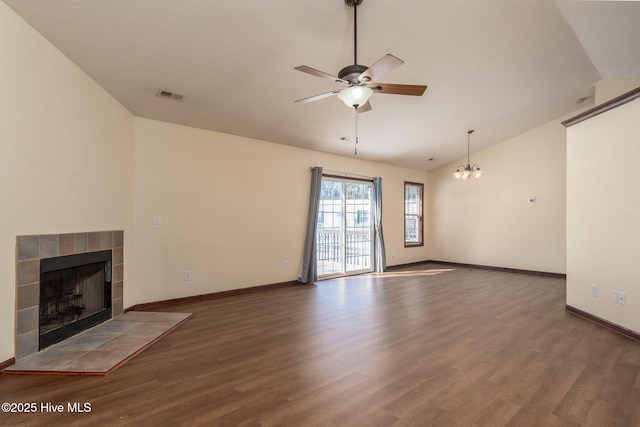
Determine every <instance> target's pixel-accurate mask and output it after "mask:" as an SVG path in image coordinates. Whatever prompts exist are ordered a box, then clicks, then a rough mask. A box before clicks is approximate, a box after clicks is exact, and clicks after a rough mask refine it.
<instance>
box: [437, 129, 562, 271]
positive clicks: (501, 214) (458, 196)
mask: <svg viewBox="0 0 640 427" xmlns="http://www.w3.org/2000/svg"><path fill="white" fill-rule="evenodd" d="M560 122H561V119H558V120H554V121H552V122H549V123H546V124H544V125H542V126H539V127H537V128H535V129H532V130H530V131H528V132H525V133H523V134H520V135H517V136H516V137H514V138H511V139H509V140H506V141H503V142H500V143H498V144H496V145H494V146H492V147H489V148H488V149H486V150H483V151H481V152H478V153H472V154H471V163H478V164H479V165H480V167H481V168H482V170H483V171H484V176H482V177H481V178H479V179H473V180H470V181H462V180H457V179H455V178H454V177H453V172H454V171H455V169H456V167H457V165H459V164H461V163H466V159H461V160H460V161H457V162H454V163H451V164H449V165H447V166H444V167H441V168H439V169H437V170H435V171H432V172H431V173H430V174H429V179H428V180H429V196H430V198H429V216H428V226H429V237H430V255H429V257H430V259H432V260H439V261H449V262H460V263H465V264H476V265H487V266H495V267H507V268H516V269H523V270H534V271H543V272H552V273H564V272H565V268H566V266H565V250H566V249H565V248H566V247H565V197H566V192H565V159H566V157H565V156H566V152H565V151H566V137H565V128H564V127H563V126H562V125H561V124H560ZM481 131H482V130H481V129H478V130H477V133H479V132H481ZM471 142H472V146H473V137H472V138H471ZM530 197H534V198H535V199H536V202H535V203H532V204H530V203H528V199H529V198H530Z"/></svg>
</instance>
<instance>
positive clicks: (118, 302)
mask: <svg viewBox="0 0 640 427" xmlns="http://www.w3.org/2000/svg"><path fill="white" fill-rule="evenodd" d="M108 249H111V251H112V255H111V262H112V273H111V274H112V291H111V307H112V311H113V313H112V316H113V317H115V316H117V315H120V314H122V313H123V312H124V309H123V307H124V306H123V298H122V296H123V285H124V280H123V276H124V274H123V273H124V231H122V230H113V231H97V232H85V233H66V234H43V235H27V236H17V237H16V356H15V357H16V360H20V359H22V358H24V357H26V356H29V355H31V354H33V353H37V352H38V340H39V333H38V319H39V303H40V260H41V259H43V258H53V257H57V256H64V255H75V254H80V253H85V252H95V251H102V250H108Z"/></svg>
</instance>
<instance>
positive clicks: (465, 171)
mask: <svg viewBox="0 0 640 427" xmlns="http://www.w3.org/2000/svg"><path fill="white" fill-rule="evenodd" d="M472 133H473V129H471V130H468V131H467V165H466V166H465V165H460V166H458V169H456V171H455V172H454V173H453V176H455V177H456V179H469V178H480V177H481V176H482V170H480V166H478V165H477V164H476V165H473V166H471V162H470V161H469V150H470V143H471V134H472Z"/></svg>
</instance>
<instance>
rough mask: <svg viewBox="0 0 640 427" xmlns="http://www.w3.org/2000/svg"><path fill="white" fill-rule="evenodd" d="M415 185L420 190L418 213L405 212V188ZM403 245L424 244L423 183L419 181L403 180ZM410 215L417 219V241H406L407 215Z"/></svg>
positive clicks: (409, 246) (407, 246)
mask: <svg viewBox="0 0 640 427" xmlns="http://www.w3.org/2000/svg"><path fill="white" fill-rule="evenodd" d="M409 187H416V188H419V191H420V200H419V201H418V213H417V214H412V213H410V214H408V213H407V188H409ZM403 203H404V220H403V221H404V237H403V239H404V247H405V248H413V247H420V246H424V184H423V183H420V182H411V181H405V182H404V202H403ZM408 215H410V216H412V217H414V218H417V220H418V224H419V226H418V230H417V231H418V239H419V241H417V242H408V241H407V216H408Z"/></svg>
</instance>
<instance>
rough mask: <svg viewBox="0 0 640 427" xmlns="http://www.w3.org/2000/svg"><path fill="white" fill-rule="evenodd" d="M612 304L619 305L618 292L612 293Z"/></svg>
mask: <svg viewBox="0 0 640 427" xmlns="http://www.w3.org/2000/svg"><path fill="white" fill-rule="evenodd" d="M611 302H613V303H615V304H618V291H611Z"/></svg>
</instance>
